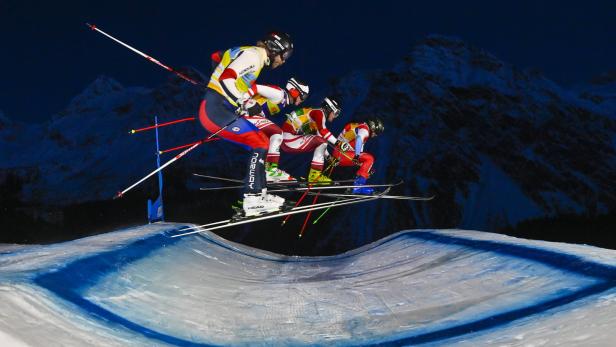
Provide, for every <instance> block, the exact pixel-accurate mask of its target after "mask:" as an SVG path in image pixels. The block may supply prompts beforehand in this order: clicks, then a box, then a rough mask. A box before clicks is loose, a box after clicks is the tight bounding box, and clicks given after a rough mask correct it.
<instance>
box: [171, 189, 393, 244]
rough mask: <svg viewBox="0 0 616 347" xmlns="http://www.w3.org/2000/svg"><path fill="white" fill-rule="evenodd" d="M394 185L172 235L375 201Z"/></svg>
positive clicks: (220, 222) (204, 225) (193, 228)
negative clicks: (378, 191) (372, 192)
mask: <svg viewBox="0 0 616 347" xmlns="http://www.w3.org/2000/svg"><path fill="white" fill-rule="evenodd" d="M400 183H402V182H400ZM400 183H398V184H400ZM394 185H397V184H390V185H388V187H387V188H386V189H385V190H383V191H382V192H380V193H378V194H374V195H353V197H350V198H346V199H339V200H336V201H328V202H322V203H318V204H314V205H305V206H297V207H293V208H291V209H290V210H287V211H276V212H272V213H266V214H263V215H257V216H250V217H243V218H241V219H240V220H235V221H234V220H233V219H226V220H222V221H219V222H214V223H209V224H203V225H198V226H194V227H188V228H184V229H180V230H179V231H180V233H179V234H176V235H172V236H171V237H181V236H186V235H191V234H197V233H201V232H204V231H212V230H217V229H223V228H229V227H232V226H236V225H242V224H247V223H254V222H258V221H263V220H268V219H272V218H278V217H284V216H288V215H293V214H299V213H306V212H310V211H317V210H323V209H326V208H334V207H339V206H346V205H352V204H357V203H361V202H367V201H373V200H377V199H379V198H381V197H382V196H385V195H387V193H389V191H390V190H391V188H392V187H393V186H394Z"/></svg>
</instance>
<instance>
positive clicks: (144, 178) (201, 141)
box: [114, 115, 241, 199]
mask: <svg viewBox="0 0 616 347" xmlns="http://www.w3.org/2000/svg"><path fill="white" fill-rule="evenodd" d="M240 117H241V116H240V115H238V116H237V117H235V118H234V119H233V120H232V121H230V122H229V123H227V124H225V126H223V127H222V128H220V129H218V130H217V131H216V132H215V133H213V134H212V135H210V136H208V137H206V138H205V139H203V140H200V141H197V142H195V143H194V144H193V145H192V146H190V147H188V149H186V150H184V151H182V152H181V153H180V154H178V155H176V156H175V157H173V158H171V159H170V160H168V161H167V162H166V163H164V164H163V165H162V166H161V167H159V168H157V169H156V170H154V171H152V172H150V173H149V174H147V175H146V176H145V177H143V178H142V179H140V180H139V181H137V182H135V183H134V184H133V185H131V186H130V187H128V188H126V189H124V190H123V191H121V192H118V193H117V194H116V195H115V196H114V199H117V198H121V197H122V196H123V195H124V194H126V192H128V191H129V190H131V189H133V188H135V187H136V186H137V185H139V184H140V183H141V182H143V181H145V180H147V179H148V178H150V177H152V176H153V175H154V174H156V173H157V172H159V171H161V170H163V169H164V168H166V167H167V166H169V165H171V164H173V162H175V161H176V160H178V159H180V158H182V157H183V156H185V155H186V154H188V153H189V152H190V151H192V150H193V149H195V148H197V147H199V145H201V144H203V143H205V142H209V141H210V140H211V139H212V138H213V137H214V136H216V135H218V134H219V133H220V132H221V131H223V130H225V129H226V128H227V127H228V126H229V125H231V124H232V123H233V122H235V121H236V120H237V119H238V118H240Z"/></svg>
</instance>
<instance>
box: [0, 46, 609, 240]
mask: <svg viewBox="0 0 616 347" xmlns="http://www.w3.org/2000/svg"><path fill="white" fill-rule="evenodd" d="M187 73H190V74H192V75H193V76H195V77H197V78H203V76H201V75H200V74H199V73H198V72H197V71H194V70H190V71H187ZM608 77H609V76H608ZM608 77H606V78H604V79H601V80H599V81H595V82H594V84H591V85H590V86H586V87H585V88H584V89H578V90H575V91H574V90H565V89H563V88H561V87H560V86H559V85H557V84H556V83H554V82H552V81H550V80H549V79H547V78H545V77H544V76H542V75H541V74H540V73H537V72H533V71H524V70H520V69H518V68H516V67H514V66H511V65H509V64H507V63H504V62H502V61H500V60H499V59H497V58H495V57H494V56H492V55H490V54H489V53H487V52H485V51H483V50H481V49H479V48H476V47H472V46H469V45H468V44H466V43H464V42H463V41H461V40H458V39H455V38H449V37H442V36H429V37H427V38H426V39H425V40H424V42H422V43H420V44H418V45H416V46H415V47H414V48H413V49H412V50H411V51H410V53H409V54H408V55H407V56H405V57H404V58H403V60H402V61H401V62H400V63H399V64H398V65H397V66H395V67H394V68H391V69H387V70H380V71H368V72H355V73H353V74H350V75H348V76H344V77H342V78H340V79H339V80H337V81H336V83H335V84H334V85H333V86H332V94H331V95H335V96H337V97H338V98H339V99H340V100H342V102H343V115H342V116H341V117H340V118H338V119H337V120H336V121H335V122H334V124H332V125H331V129H332V130H333V132H334V133H337V132H338V131H340V129H342V127H343V126H344V124H345V123H346V122H348V121H351V120H364V119H366V118H369V117H371V116H375V115H377V116H379V117H382V118H383V120H384V122H385V126H386V131H385V133H384V134H382V135H381V136H380V137H378V138H374V139H371V140H370V141H369V142H368V143H367V145H366V147H365V148H366V150H367V151H368V152H370V153H372V154H374V155H375V156H376V158H377V161H376V164H375V167H374V169H375V175H374V176H373V178H371V181H372V182H379V183H380V182H391V181H395V180H397V179H404V181H405V183H404V185H402V186H401V187H399V188H398V190H397V191H396V192H395V193H397V194H408V195H432V194H435V195H436V196H437V198H436V199H435V200H434V201H431V202H429V203H415V202H413V203H407V202H399V201H379V202H375V203H369V204H366V205H361V206H355V207H354V208H349V209H340V210H339V211H332V213H331V214H332V215H335V218H333V217H332V218H330V219H324V222H323V223H324V224H325V225H326V227H327V228H329V229H326V230H332V232H330V233H329V234H328V235H326V236H325V237H322V238H321V239H322V242H325V243H326V242H330V241H332V239H335V238H345V242H347V244H349V242H350V244H349V246H354V245H360V244H365V243H366V242H369V241H372V240H374V239H376V238H378V237H381V236H383V235H384V234H389V233H391V232H394V231H398V230H400V229H406V228H412V227H437V228H440V227H461V228H469V229H478V230H497V229H498V228H500V227H502V226H506V225H515V224H516V223H517V222H519V221H522V220H525V219H528V218H533V217H540V216H553V215H557V214H560V213H565V212H574V213H586V214H594V213H605V212H608V211H614V210H615V209H616V188H614V187H615V186H614V182H616V152H615V148H616V117H615V116H614V114H616V113H615V112H616V102H614V100H616V98H615V97H614V95H616V92H615V91H616V88H614V87H615V86H616V83H614V81H613V80H612V79H609V78H608ZM201 95H202V91H201V90H199V89H198V88H195V87H194V86H191V85H188V84H187V83H185V82H183V81H182V80H179V79H176V78H171V79H170V80H169V81H168V82H167V83H165V84H163V85H161V86H158V87H156V88H138V87H123V86H122V85H120V84H119V83H118V82H116V81H114V80H113V79H111V78H107V77H99V78H98V79H97V80H95V81H94V82H93V83H92V84H91V85H90V86H88V87H87V88H86V89H85V90H84V91H83V92H82V93H81V94H80V95H78V96H76V97H75V98H74V99H73V100H72V101H71V102H70V103H69V105H68V106H67V107H66V109H65V110H64V111H62V112H60V113H59V114H58V115H56V116H54V118H53V119H52V120H51V121H49V122H47V123H43V124H31V125H28V124H23V123H18V122H12V121H11V120H9V119H8V118H7V117H5V116H2V115H0V180H2V179H3V178H6V177H7V176H8V175H16V176H18V177H20V178H21V180H22V181H23V186H22V189H21V192H20V197H21V199H22V200H24V201H37V202H41V203H45V204H69V203H75V202H83V201H89V200H100V199H107V198H110V197H111V196H113V194H114V193H115V192H116V191H119V190H121V189H123V188H125V187H126V186H128V185H130V184H131V183H133V182H134V181H136V180H138V179H139V178H141V177H142V176H143V175H144V174H145V173H147V172H149V171H150V170H152V169H153V167H154V163H155V158H154V151H155V147H154V134H153V132H149V133H141V134H135V135H128V131H129V130H130V129H134V128H138V127H142V126H146V125H149V124H151V123H152V122H153V117H154V116H155V115H157V116H159V122H164V121H169V120H173V119H177V118H184V117H188V116H194V115H195V113H196V110H197V106H198V103H199V100H200V98H201ZM319 104H320V100H316V99H313V98H310V99H309V100H308V105H315V106H316V105H319ZM278 121H281V119H280V118H279V119H278ZM204 136H206V133H205V131H204V130H203V129H202V128H201V127H200V125H199V124H198V123H197V122H191V123H187V124H182V125H174V126H170V127H168V128H164V129H161V142H162V144H161V145H162V148H168V147H172V146H177V145H180V144H184V143H189V142H192V141H196V140H198V139H201V138H203V137H204ZM169 158H170V156H169V155H167V156H165V157H163V160H166V159H169ZM245 158H246V155H245V152H244V151H243V150H242V149H240V148H239V147H237V146H232V145H229V144H228V143H224V142H223V141H220V142H213V143H208V144H207V145H204V146H202V148H200V149H198V150H195V151H194V153H191V154H189V155H188V157H187V158H185V159H182V160H181V161H180V162H178V164H177V166H175V165H174V167H177V168H178V169H180V170H185V171H186V172H191V171H194V170H204V171H206V172H208V173H210V174H213V175H225V176H232V177H234V178H238V177H242V175H243V171H244V160H245ZM300 158H302V159H306V158H303V157H300ZM307 161H309V157H307ZM307 161H306V160H303V161H301V160H299V159H298V158H297V157H293V156H292V155H290V154H284V153H283V155H282V162H281V164H282V166H284V167H285V169H288V171H291V172H292V173H293V174H295V175H297V176H305V172H304V170H305V169H306V167H307ZM335 174H336V175H338V176H353V175H354V172H353V170H348V169H347V170H338V172H337V173H335ZM186 185H187V188H189V189H190V188H192V189H195V188H196V187H198V186H199V183H195V182H192V181H188V182H186ZM167 189H173V187H170V186H169V185H168V186H167ZM227 194H228V193H227ZM212 196H214V195H212ZM208 198H209V197H206V196H204V199H208ZM358 211H359V212H360V213H358ZM341 220H344V221H345V222H344V223H340V222H339V221H341ZM349 228H350V229H349ZM324 229H325V228H324ZM349 230H353V232H352V233H350V232H349ZM351 235H352V236H351Z"/></svg>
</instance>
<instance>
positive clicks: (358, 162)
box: [353, 154, 361, 166]
mask: <svg viewBox="0 0 616 347" xmlns="http://www.w3.org/2000/svg"><path fill="white" fill-rule="evenodd" d="M353 164H355V165H358V166H359V165H361V162H360V161H359V154H355V156H354V157H353Z"/></svg>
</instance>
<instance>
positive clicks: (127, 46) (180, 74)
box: [86, 23, 205, 87]
mask: <svg viewBox="0 0 616 347" xmlns="http://www.w3.org/2000/svg"><path fill="white" fill-rule="evenodd" d="M86 25H87V26H88V27H90V29H92V30H94V31H97V32H99V33H101V34H103V35H105V36H107V37H108V38H110V39H112V40H113V41H115V42H117V43H119V44H121V45H122V46H124V47H126V48H128V49H130V50H131V51H133V52H135V53H137V54H139V55H140V56H142V57H144V58H146V59H147V60H149V61H151V62H152V63H154V64H156V65H158V66H160V67H162V68H163V69H165V70H167V71H170V72H173V73H174V74H176V75H177V76H178V77H180V78H182V79H183V80H185V81H188V82H190V83H192V84H194V85H196V86H201V87H205V86H204V85H203V84H202V83H199V82H197V81H195V80H193V79H192V78H190V77H188V76H186V75H184V74H183V73H181V72H179V71H177V70H175V69H173V68H171V67H169V66H167V65H165V64H163V63H161V62H160V61H158V60H156V59H154V58H152V57H150V56H149V55H147V54H145V53H143V52H141V51H140V50H138V49H136V48H133V47H131V46H129V45H127V44H126V43H124V42H122V41H120V40H118V39H116V38H115V37H113V36H111V35H109V34H107V33H106V32H104V31H102V30H101V29H99V28H97V27H96V25H93V24H90V23H86Z"/></svg>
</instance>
